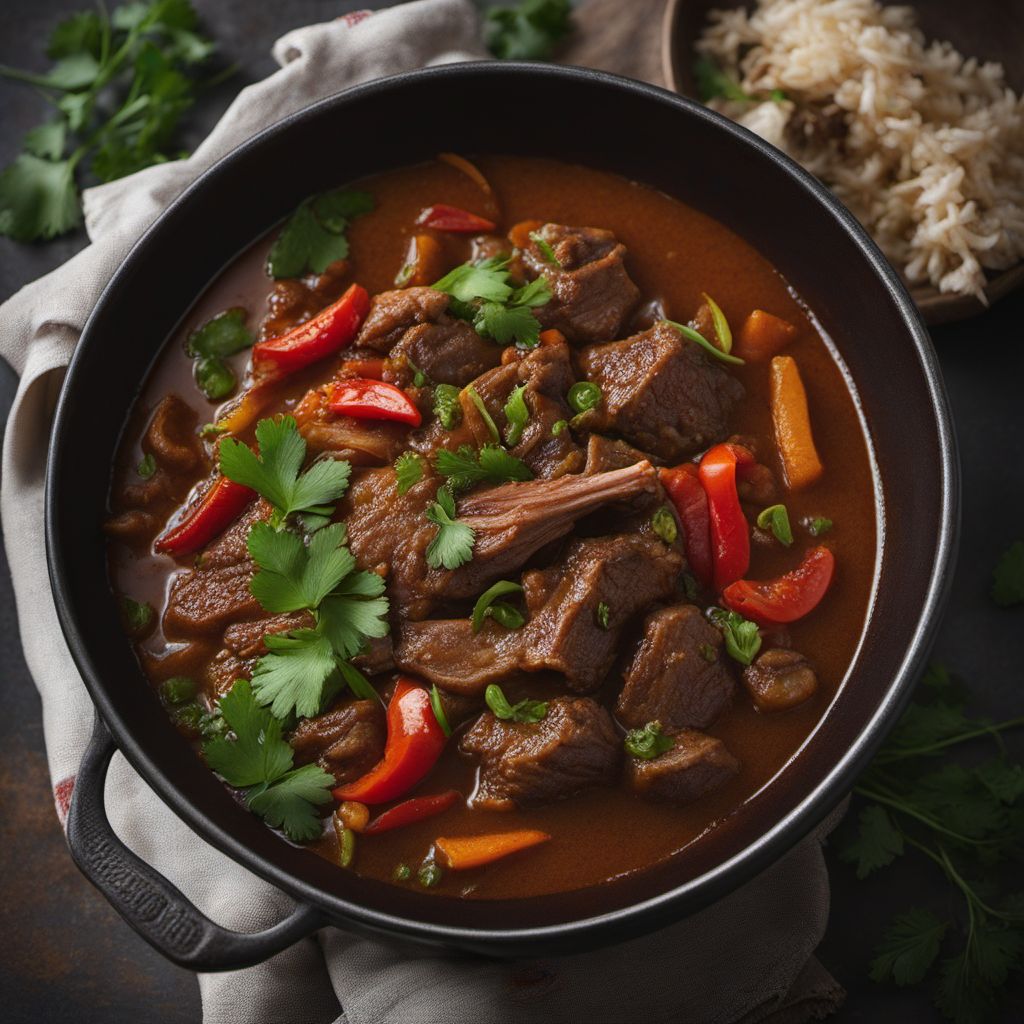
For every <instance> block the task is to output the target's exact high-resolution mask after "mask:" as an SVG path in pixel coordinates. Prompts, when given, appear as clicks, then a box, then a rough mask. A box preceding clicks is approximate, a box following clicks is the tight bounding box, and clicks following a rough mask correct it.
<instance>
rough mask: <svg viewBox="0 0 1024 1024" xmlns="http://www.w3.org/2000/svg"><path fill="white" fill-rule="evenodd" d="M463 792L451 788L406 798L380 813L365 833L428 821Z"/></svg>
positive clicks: (374, 832)
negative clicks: (429, 794) (427, 794)
mask: <svg viewBox="0 0 1024 1024" xmlns="http://www.w3.org/2000/svg"><path fill="white" fill-rule="evenodd" d="M461 796H462V794H461V793H460V792H459V791H458V790H457V789H449V790H446V791H445V792H444V793H435V794H433V795H431V796H414V797H413V798H412V799H411V800H405V801H404V802H402V803H400V804H395V806H394V807H389V808H388V809H387V810H386V811H383V812H382V813H381V814H378V815H377V817H376V818H374V819H373V821H371V822H370V823H369V824H368V825H367V826H366V828H364V829H363V835H367V836H370V835H375V834H376V833H377V832H390V831H391V829H393V828H403V827H404V826H406V825H411V824H412V823H413V822H416V821H426V819H427V818H433V817H434V816H435V815H438V814H441V813H442V812H443V811H447V810H448V808H449V807H451V806H452V804H454V803H455V802H456V801H457V800H458V799H459V797H461Z"/></svg>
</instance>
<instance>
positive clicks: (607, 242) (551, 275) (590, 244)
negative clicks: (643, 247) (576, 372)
mask: <svg viewBox="0 0 1024 1024" xmlns="http://www.w3.org/2000/svg"><path fill="white" fill-rule="evenodd" d="M538 234H539V235H540V237H541V238H543V239H544V241H545V242H547V243H548V245H549V246H551V248H552V249H553V251H554V254H555V258H556V260H557V263H552V262H550V260H548V259H547V258H546V256H545V254H544V253H542V252H541V251H540V249H539V248H538V246H537V243H536V242H535V241H533V240H530V242H529V244H528V245H527V246H526V247H525V248H524V249H523V254H522V261H523V264H524V265H525V266H526V267H527V269H528V270H529V271H531V272H532V274H533V275H534V276H539V275H541V274H543V275H544V277H545V278H546V279H547V281H548V284H549V285H550V287H551V300H550V301H549V302H548V303H547V304H546V305H543V306H539V307H538V308H537V310H536V311H535V315H536V317H537V319H538V320H539V321H540V322H541V324H542V325H543V326H544V327H554V328H557V329H558V330H560V331H561V332H562V333H563V334H564V335H565V336H566V338H568V339H569V341H571V342H574V343H576V344H583V345H586V344H590V343H592V342H597V341H607V340H609V339H610V338H614V337H616V336H617V335H618V334H619V333H620V332H621V330H622V328H623V326H624V325H625V323H626V321H627V318H628V316H629V314H630V313H631V312H632V310H633V307H634V306H635V305H636V304H637V301H638V300H639V298H640V291H639V289H638V288H637V286H636V285H635V284H634V283H633V281H632V280H631V279H630V276H629V274H628V273H627V272H626V268H625V266H624V265H623V260H624V258H625V255H626V247H625V246H624V245H622V244H621V243H620V242H619V241H618V239H616V237H615V235H613V234H612V233H611V232H610V231H604V230H602V229H600V228H573V227H566V226H565V225H563V224H545V225H544V226H543V227H542V228H540V230H539V232H538Z"/></svg>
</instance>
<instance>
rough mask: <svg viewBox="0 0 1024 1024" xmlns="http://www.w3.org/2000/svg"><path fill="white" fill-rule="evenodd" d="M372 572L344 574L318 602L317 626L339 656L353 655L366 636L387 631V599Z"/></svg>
mask: <svg viewBox="0 0 1024 1024" xmlns="http://www.w3.org/2000/svg"><path fill="white" fill-rule="evenodd" d="M383 595H384V581H383V580H382V579H381V578H380V576H378V575H377V574H376V573H375V572H357V573H352V574H351V575H350V576H347V577H346V578H345V579H344V580H343V581H342V583H341V584H340V585H339V586H338V587H337V588H336V589H335V590H334V591H333V592H332V593H331V594H330V595H328V596H327V597H326V598H324V600H323V601H322V602H321V604H320V609H319V613H318V617H319V629H320V631H321V632H322V633H323V635H324V636H326V637H327V638H328V639H329V640H330V642H331V646H332V647H333V648H334V650H335V651H336V652H337V653H338V654H339V655H340V656H341V657H342V658H354V657H355V656H356V655H357V654H358V653H359V652H360V651H361V650H362V649H363V643H364V640H365V639H366V638H367V637H382V636H386V635H387V632H388V622H387V618H386V616H387V613H388V599H387V598H386V597H384V596H383Z"/></svg>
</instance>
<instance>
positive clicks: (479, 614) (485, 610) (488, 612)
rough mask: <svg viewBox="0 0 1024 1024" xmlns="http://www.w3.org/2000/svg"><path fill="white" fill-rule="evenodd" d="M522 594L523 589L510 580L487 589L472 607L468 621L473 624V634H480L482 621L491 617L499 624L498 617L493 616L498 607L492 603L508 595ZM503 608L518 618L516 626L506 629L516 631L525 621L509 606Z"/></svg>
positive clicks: (503, 623) (499, 581)
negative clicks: (509, 610)
mask: <svg viewBox="0 0 1024 1024" xmlns="http://www.w3.org/2000/svg"><path fill="white" fill-rule="evenodd" d="M522 592H523V588H522V587H521V586H520V585H519V584H518V583H513V582H512V581H511V580H498V582H497V583H495V584H492V585H491V586H490V587H488V588H487V589H486V590H485V591H484V592H483V593H482V594H481V595H480V596H479V597H478V598H477V602H476V604H475V605H473V614H472V616H471V618H470V621H471V622H472V624H473V632H474V633H479V632H480V630H481V628H482V627H483V624H484V619H486V618H491V617H493V618H495V619H497V620H498V621H499V622H501V618H500V616H499V615H496V614H494V609H495V607H498V606H496V605H495V604H494V602H495V601H497V599H498V598H499V597H505V596H507V595H508V594H521V593H522ZM505 607H506V608H508V609H511V610H512V611H513V612H515V615H516V616H518V618H519V622H518V624H517V625H515V626H511V627H508V628H512V629H518V628H519V626H521V625H522V624H523V622H524V621H525V620H524V619H523V617H522V616H521V615H520V614H519V612H517V611H516V609H515V608H513V607H512V606H511V605H505ZM506 619H507V616H506ZM501 624H502V625H503V626H505V625H506V624H507V623H506V622H501Z"/></svg>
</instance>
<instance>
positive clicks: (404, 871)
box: [391, 864, 412, 882]
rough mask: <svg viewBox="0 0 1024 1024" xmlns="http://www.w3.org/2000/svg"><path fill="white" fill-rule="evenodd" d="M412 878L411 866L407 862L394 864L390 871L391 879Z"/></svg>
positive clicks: (404, 879)
mask: <svg viewBox="0 0 1024 1024" xmlns="http://www.w3.org/2000/svg"><path fill="white" fill-rule="evenodd" d="M410 878H412V868H411V867H409V865H408V864H396V865H395V870H394V871H392V872H391V881H393V882H408V881H409V879H410Z"/></svg>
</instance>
